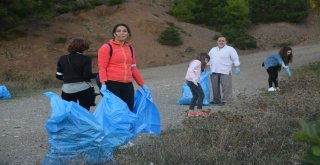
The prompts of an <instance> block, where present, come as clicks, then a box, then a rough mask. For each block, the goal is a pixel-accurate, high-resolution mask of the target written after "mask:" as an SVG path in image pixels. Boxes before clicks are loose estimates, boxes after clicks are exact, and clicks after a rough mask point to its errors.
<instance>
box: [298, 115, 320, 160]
mask: <svg viewBox="0 0 320 165" xmlns="http://www.w3.org/2000/svg"><path fill="white" fill-rule="evenodd" d="M299 123H300V125H301V127H302V130H300V131H297V132H295V133H294V134H293V135H294V137H295V138H296V139H297V140H300V141H303V142H305V143H307V144H308V149H307V151H306V153H305V154H304V155H303V156H302V157H301V159H300V160H301V162H302V163H303V164H319V162H320V120H317V121H312V122H310V123H306V122H305V121H304V120H302V119H301V120H300V121H299Z"/></svg>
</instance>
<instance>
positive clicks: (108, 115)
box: [93, 90, 137, 148]
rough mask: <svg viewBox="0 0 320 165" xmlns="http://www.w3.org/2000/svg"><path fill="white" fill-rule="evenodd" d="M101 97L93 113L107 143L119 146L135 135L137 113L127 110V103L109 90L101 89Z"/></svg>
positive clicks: (115, 146)
mask: <svg viewBox="0 0 320 165" xmlns="http://www.w3.org/2000/svg"><path fill="white" fill-rule="evenodd" d="M102 93H103V98H102V99H101V101H100V102H99V104H98V106H97V108H96V110H95V111H94V113H93V115H94V116H95V118H96V119H97V121H98V123H99V124H100V125H101V126H102V127H103V129H104V133H105V136H107V138H108V140H109V145H110V146H111V147H113V148H117V147H120V146H122V145H124V144H126V143H128V141H129V140H131V139H133V138H134V137H135V136H136V135H135V132H134V130H135V129H134V126H135V123H136V121H137V115H136V114H134V113H133V112H131V111H130V110H129V107H128V106H127V104H126V103H125V102H124V101H122V100H121V99H120V98H119V97H117V96H116V95H114V94H113V93H112V92H110V91H109V90H104V91H102Z"/></svg>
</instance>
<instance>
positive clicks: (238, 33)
mask: <svg viewBox="0 0 320 165" xmlns="http://www.w3.org/2000/svg"><path fill="white" fill-rule="evenodd" d="M221 34H222V35H223V36H224V37H226V38H227V40H228V43H230V44H231V45H233V46H234V47H236V48H238V49H241V50H245V49H255V48H257V41H256V39H255V38H254V37H252V36H250V35H249V34H248V33H247V30H246V29H244V28H240V27H232V26H231V27H230V26H225V27H223V28H222V29H221Z"/></svg>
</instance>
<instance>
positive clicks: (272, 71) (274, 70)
mask: <svg viewBox="0 0 320 165" xmlns="http://www.w3.org/2000/svg"><path fill="white" fill-rule="evenodd" d="M279 70H280V66H274V67H269V68H268V69H267V72H268V74H269V78H268V83H269V88H271V87H272V83H274V87H278V72H279Z"/></svg>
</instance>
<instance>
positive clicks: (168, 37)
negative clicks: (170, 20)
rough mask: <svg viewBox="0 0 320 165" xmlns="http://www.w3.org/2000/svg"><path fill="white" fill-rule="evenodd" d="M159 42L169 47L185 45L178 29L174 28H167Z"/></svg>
mask: <svg viewBox="0 0 320 165" xmlns="http://www.w3.org/2000/svg"><path fill="white" fill-rule="evenodd" d="M158 41H159V42H160V43H161V44H162V45H168V46H178V45H181V44H182V43H183V42H182V39H181V36H180V33H179V31H178V29H177V28H176V27H174V26H169V27H167V28H166V29H165V30H164V31H163V32H162V33H161V34H160V36H159V38H158Z"/></svg>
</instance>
